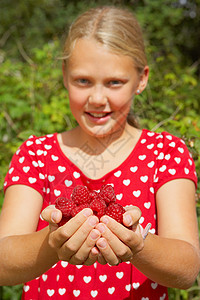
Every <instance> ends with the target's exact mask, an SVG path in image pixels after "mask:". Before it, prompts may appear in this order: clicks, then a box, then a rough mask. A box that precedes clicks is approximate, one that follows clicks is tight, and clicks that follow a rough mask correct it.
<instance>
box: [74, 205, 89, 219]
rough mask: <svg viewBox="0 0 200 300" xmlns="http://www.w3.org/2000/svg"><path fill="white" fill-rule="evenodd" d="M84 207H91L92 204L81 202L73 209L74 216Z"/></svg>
mask: <svg viewBox="0 0 200 300" xmlns="http://www.w3.org/2000/svg"><path fill="white" fill-rule="evenodd" d="M84 208H90V204H89V203H83V204H80V205H78V206H76V207H75V208H74V209H72V217H74V216H75V215H77V214H78V213H79V212H80V211H81V210H83V209H84Z"/></svg>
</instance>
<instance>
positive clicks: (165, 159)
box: [4, 130, 196, 300]
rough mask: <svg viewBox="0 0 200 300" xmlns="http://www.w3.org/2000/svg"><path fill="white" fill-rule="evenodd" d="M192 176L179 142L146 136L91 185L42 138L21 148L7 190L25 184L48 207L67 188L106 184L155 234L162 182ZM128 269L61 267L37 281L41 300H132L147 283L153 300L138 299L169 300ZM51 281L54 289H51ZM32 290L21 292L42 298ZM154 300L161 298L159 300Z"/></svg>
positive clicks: (121, 266)
mask: <svg viewBox="0 0 200 300" xmlns="http://www.w3.org/2000/svg"><path fill="white" fill-rule="evenodd" d="M194 172H195V169H194V162H193V160H192V157H191V155H190V154H189V152H188V150H187V148H186V146H185V145H184V143H183V142H182V141H181V140H179V139H178V138H176V137H174V136H172V135H170V134H168V133H162V134H157V133H154V132H149V131H147V130H144V131H143V132H142V135H141V138H140V140H139V141H138V144H137V146H136V147H135V149H134V151H133V152H132V153H131V154H130V155H129V157H128V158H127V159H126V160H125V161H124V162H123V163H122V164H121V165H120V166H117V168H116V169H114V163H113V171H111V172H110V173H108V174H106V176H103V177H102V178H100V179H97V180H92V179H91V180H90V179H89V178H87V177H86V176H85V175H84V174H83V172H82V171H81V170H80V169H79V168H78V167H77V166H75V165H73V163H72V162H70V161H68V160H67V159H66V158H65V157H64V155H63V153H61V151H60V148H59V147H58V146H57V139H56V135H55V134H54V135H46V136H45V137H41V138H38V137H34V136H32V137H30V138H29V139H28V140H27V141H26V142H25V143H24V144H22V146H21V147H20V148H19V149H18V150H17V152H16V154H15V155H14V157H13V160H12V162H11V165H10V167H9V170H8V173H7V175H6V178H5V182H4V188H5V189H6V188H7V187H8V186H10V185H11V184H26V185H28V186H31V187H32V188H35V189H36V190H37V191H40V192H41V194H42V193H43V197H44V199H45V201H46V203H49V204H54V202H55V199H56V198H57V197H59V196H64V195H65V193H66V188H69V190H70V189H71V187H73V186H75V185H77V184H81V185H88V187H90V184H91V187H92V189H95V190H96V191H98V190H100V188H101V185H102V184H106V183H108V184H111V185H112V186H113V187H114V189H115V192H116V201H118V202H120V204H122V205H123V206H124V207H127V208H128V207H129V208H130V206H138V207H139V209H140V210H141V212H142V216H141V218H140V220H139V223H140V224H142V227H143V228H144V227H145V226H146V224H147V223H148V222H151V223H152V228H151V229H150V233H151V234H156V228H157V227H156V220H157V216H156V209H155V194H156V192H157V190H158V188H159V187H160V186H161V184H162V182H167V181H169V180H171V179H173V178H180V177H181V176H183V177H184V178H190V179H192V180H194V181H195V180H196V177H195V176H196V175H195V173H194ZM43 222H44V220H43V219H42V218H40V220H39V229H41V228H42V226H44V225H43ZM130 268H131V263H130V262H129V261H127V262H125V263H122V264H119V266H115V267H112V266H110V265H107V266H101V265H100V264H98V263H95V264H94V265H92V266H84V265H76V266H75V265H70V264H69V263H68V262H67V261H60V262H59V263H57V264H55V265H54V266H53V267H52V268H51V269H50V270H49V272H46V273H45V274H43V275H41V277H40V279H39V278H37V279H36V280H40V288H39V289H38V295H39V293H42V292H43V293H44V294H43V295H44V296H43V297H44V299H45V300H46V299H71V298H72V297H73V299H74V298H77V299H81V297H87V299H95V298H96V299H104V298H105V299H106V298H108V299H111V298H112V297H113V298H114V297H115V298H117V296H118V295H123V296H122V297H123V298H128V297H129V296H130V294H131V293H137V292H138V291H140V290H141V291H143V286H144V285H143V280H147V283H148V286H149V288H148V291H150V292H149V293H151V295H149V294H146V293H144V294H143V295H142V292H140V293H141V296H140V299H143V300H150V299H151V300H152V299H159V300H164V299H167V291H166V289H165V288H163V287H161V286H160V285H158V284H157V283H155V282H152V281H150V280H148V279H146V278H145V277H144V275H138V273H137V271H135V270H134V273H133V275H132V277H130V276H129V275H128V274H130ZM52 276H54V280H53V282H55V284H52ZM33 282H35V281H33ZM50 282H51V284H50ZM63 282H64V284H63ZM33 290H34V287H33V285H32V283H31V282H30V283H28V284H25V285H24V287H23V292H24V294H26V295H27V299H34V298H41V297H40V296H38V297H35V295H33V294H31V293H33V292H32V291H33ZM69 291H70V293H69ZM144 292H145V290H144ZM85 293H87V296H85ZM154 293H156V294H154ZM83 295H84V296H83ZM147 295H148V296H147ZM154 295H157V296H156V298H155V297H154ZM70 297H71V298H70ZM27 299H26V298H25V300H27Z"/></svg>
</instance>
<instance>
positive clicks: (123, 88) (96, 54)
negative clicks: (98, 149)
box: [63, 39, 148, 137]
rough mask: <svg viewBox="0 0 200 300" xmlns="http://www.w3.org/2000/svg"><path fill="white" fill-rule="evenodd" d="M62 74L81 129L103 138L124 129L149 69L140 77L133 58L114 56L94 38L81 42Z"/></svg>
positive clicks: (76, 45) (78, 42) (144, 84)
mask: <svg viewBox="0 0 200 300" xmlns="http://www.w3.org/2000/svg"><path fill="white" fill-rule="evenodd" d="M63 75H64V84H65V87H66V88H67V90H68V93H69V101H70V108H71V111H72V114H73V115H74V117H75V119H76V120H77V122H78V123H79V125H80V127H81V129H82V130H84V132H86V133H87V134H89V135H92V136H96V137H104V136H106V135H108V134H111V133H113V132H115V131H117V130H120V129H121V130H123V129H124V128H125V125H126V122H127V115H128V113H129V110H130V107H131V104H132V99H133V97H134V95H135V93H137V90H138V89H139V90H140V92H141V91H142V90H143V89H144V88H145V86H146V84H147V79H148V67H146V68H145V71H144V73H143V74H142V75H139V74H138V71H137V70H136V68H135V67H134V63H133V60H132V58H131V57H129V56H125V55H118V54H114V53H113V52H111V51H110V50H109V49H108V48H107V47H106V46H104V45H102V44H100V43H98V42H96V41H95V40H93V39H79V40H78V41H77V42H76V44H75V47H74V49H73V51H72V54H71V56H70V58H69V61H68V64H67V67H66V66H65V65H64V64H63Z"/></svg>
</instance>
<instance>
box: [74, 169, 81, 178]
mask: <svg viewBox="0 0 200 300" xmlns="http://www.w3.org/2000/svg"><path fill="white" fill-rule="evenodd" d="M73 176H74V178H76V179H77V178H79V177H80V176H81V174H80V173H78V172H76V171H75V172H74V173H73Z"/></svg>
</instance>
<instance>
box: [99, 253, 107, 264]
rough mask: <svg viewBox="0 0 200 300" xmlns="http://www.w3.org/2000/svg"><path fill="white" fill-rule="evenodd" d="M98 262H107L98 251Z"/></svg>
mask: <svg viewBox="0 0 200 300" xmlns="http://www.w3.org/2000/svg"><path fill="white" fill-rule="evenodd" d="M98 263H100V264H101V265H106V264H107V261H106V260H105V258H104V257H103V255H102V254H101V252H99V255H98Z"/></svg>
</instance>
